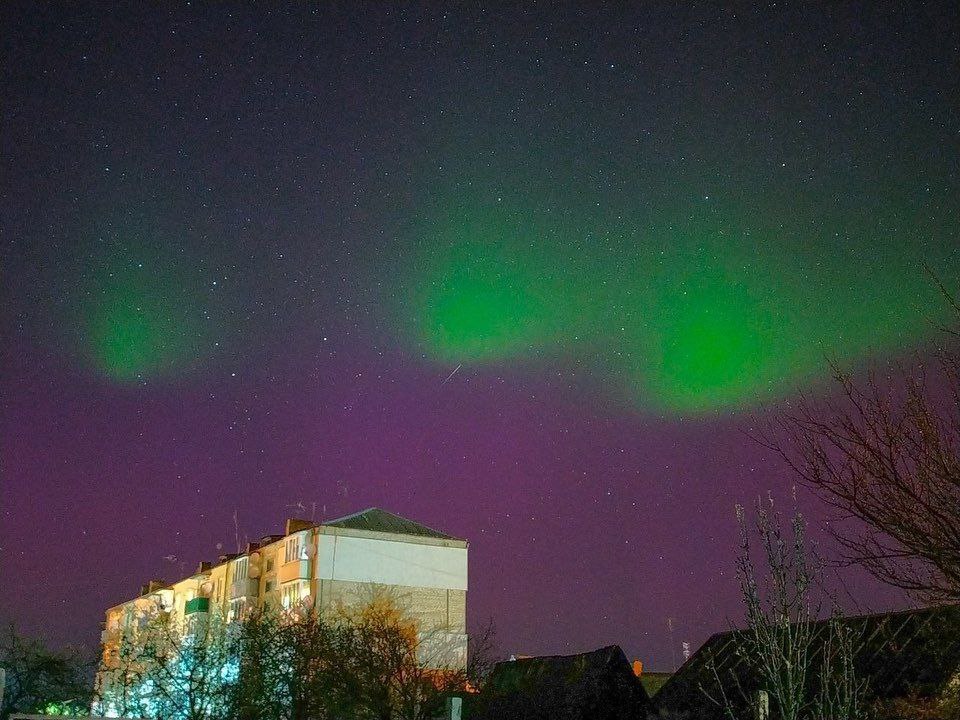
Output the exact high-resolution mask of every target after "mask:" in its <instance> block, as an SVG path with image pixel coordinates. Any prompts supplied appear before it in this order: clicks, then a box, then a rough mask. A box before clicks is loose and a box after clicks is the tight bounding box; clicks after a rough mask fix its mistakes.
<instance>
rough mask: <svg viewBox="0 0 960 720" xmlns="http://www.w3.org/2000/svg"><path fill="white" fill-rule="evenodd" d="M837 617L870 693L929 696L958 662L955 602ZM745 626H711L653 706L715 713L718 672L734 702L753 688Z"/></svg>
mask: <svg viewBox="0 0 960 720" xmlns="http://www.w3.org/2000/svg"><path fill="white" fill-rule="evenodd" d="M828 622H830V621H828V620H822V621H820V622H819V623H817V624H816V627H815V632H816V635H815V637H817V638H819V639H820V640H819V642H818V643H817V646H815V647H814V648H813V652H814V654H815V656H817V657H819V653H820V652H821V650H822V648H820V647H819V645H820V644H823V643H826V642H829V637H830V634H829V633H828V632H826V631H827V629H828V626H827V623H828ZM841 622H842V623H843V625H844V626H846V627H847V628H848V629H849V630H851V631H852V639H853V642H854V657H853V662H854V667H855V672H856V674H857V676H858V677H859V678H861V679H863V680H865V681H866V683H867V691H868V695H869V696H871V697H873V698H877V699H892V698H899V697H906V696H908V695H917V696H919V697H935V696H937V695H938V694H939V693H940V692H942V690H943V688H944V687H945V686H946V684H947V683H948V682H949V681H950V679H951V678H952V677H953V676H954V675H955V674H956V673H957V672H958V670H960V606H957V605H948V606H943V607H934V608H924V609H918V610H905V611H899V612H890V613H877V614H872V615H860V616H855V617H849V618H844V619H843V620H842V621H841ZM747 632H748V631H745V630H734V631H730V632H723V633H717V634H716V635H713V636H712V637H711V638H710V639H708V640H707V641H706V642H705V643H704V644H703V646H702V647H701V648H700V649H699V650H697V652H696V653H694V654H693V655H692V656H691V657H690V659H689V660H687V661H686V662H685V663H684V664H683V665H682V666H681V667H680V669H678V670H677V672H676V673H674V674H673V676H671V677H670V679H669V680H667V682H666V683H665V684H664V685H663V687H661V688H660V690H659V691H658V692H657V694H656V695H655V696H654V698H653V700H654V703H655V704H656V706H657V709H658V711H659V712H661V714H666V715H669V716H670V717H672V718H698V719H707V718H722V717H726V715H725V714H724V711H723V708H721V707H720V706H719V705H718V704H717V703H716V702H714V701H712V700H710V699H709V698H708V697H707V694H710V695H711V696H713V697H714V698H717V697H721V696H722V694H723V693H721V688H720V687H719V686H718V681H719V678H723V679H724V680H723V685H724V691H723V692H724V693H726V695H727V697H728V698H730V699H731V700H732V701H733V702H734V704H738V703H740V701H741V696H743V695H744V694H749V693H752V692H753V691H755V690H757V689H760V687H761V681H760V677H759V676H758V674H757V672H756V670H755V668H753V667H752V666H751V663H750V662H749V661H748V660H747V659H746V658H745V657H744V653H743V652H742V651H741V648H742V647H743V644H744V642H745V640H746V639H747V638H746V637H745V633H747Z"/></svg>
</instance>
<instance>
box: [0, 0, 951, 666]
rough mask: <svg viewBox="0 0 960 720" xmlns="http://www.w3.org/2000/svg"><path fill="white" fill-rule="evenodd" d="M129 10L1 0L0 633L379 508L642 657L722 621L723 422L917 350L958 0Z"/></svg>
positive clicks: (745, 484)
mask: <svg viewBox="0 0 960 720" xmlns="http://www.w3.org/2000/svg"><path fill="white" fill-rule="evenodd" d="M143 5H145V7H136V4H134V5H131V6H128V7H125V8H121V9H113V8H112V7H111V8H109V9H108V6H107V5H106V4H104V5H100V6H99V7H96V6H94V5H93V4H86V3H77V4H72V3H70V4H65V5H64V6H62V7H59V8H58V7H55V6H52V5H47V4H46V3H37V4H36V6H31V4H24V5H17V4H15V3H14V4H11V3H5V4H4V6H3V8H2V10H0V13H2V22H3V26H4V30H5V32H4V33H3V39H2V44H3V57H2V60H3V67H2V70H0V73H2V96H0V97H2V98H3V100H2V110H0V112H2V133H0V143H2V167H0V171H2V176H0V191H2V197H0V213H2V217H0V232H2V235H0V241H2V248H3V260H2V293H3V295H2V326H0V327H2V333H3V335H2V340H3V342H2V346H0V352H2V366H0V368H2V377H0V401H2V416H0V453H2V454H0V460H2V478H0V548H2V549H0V583H2V588H3V592H2V599H0V616H2V617H3V618H4V619H8V620H13V621H14V622H16V623H17V624H18V625H19V626H20V627H22V628H23V629H24V630H26V631H29V632H44V633H45V634H46V635H47V636H48V637H49V638H50V639H51V640H52V641H54V642H57V643H63V642H73V643H82V644H86V645H91V646H92V645H95V644H96V642H98V640H99V627H98V625H99V623H100V622H102V620H103V615H102V613H103V610H104V609H105V608H106V607H108V606H111V605H114V604H116V603H118V602H120V601H123V600H125V599H128V598H130V597H132V596H133V595H135V594H136V591H137V588H138V587H139V585H140V583H142V582H145V581H146V580H147V579H149V578H151V577H165V578H167V579H175V578H177V577H179V576H181V575H185V574H188V572H189V571H190V570H192V568H193V567H194V566H195V565H196V563H197V562H198V561H199V560H203V559H213V558H215V557H216V555H217V554H219V552H220V550H218V549H217V547H218V545H219V547H220V548H222V551H224V552H229V551H232V550H234V549H235V546H236V538H235V529H234V515H236V518H237V524H238V526H239V531H240V534H241V536H242V537H241V539H242V538H243V537H248V538H250V539H254V538H257V537H259V536H261V535H263V534H266V533H274V532H279V531H280V528H281V526H282V522H283V520H284V518H285V517H288V516H304V515H305V516H306V517H310V516H311V514H313V515H314V516H315V517H316V519H317V520H321V519H330V518H333V517H337V516H339V515H343V514H346V513H350V512H354V511H357V510H360V509H363V508H366V507H369V506H379V507H383V508H385V509H388V510H391V511H393V512H396V513H399V514H401V515H405V516H408V517H410V518H412V519H415V520H419V521H421V522H424V523H425V524H427V525H431V526H434V527H437V528H438V529H441V530H443V531H445V532H448V533H450V534H453V535H456V536H460V537H465V538H468V539H469V540H470V541H471V546H470V548H471V549H470V558H471V564H470V572H471V578H470V580H471V590H470V593H469V596H468V613H469V617H470V625H471V626H472V627H474V628H476V627H478V626H479V625H481V624H483V622H484V621H485V620H487V619H488V618H492V619H493V620H494V621H495V623H496V625H497V628H498V635H499V640H500V644H501V646H502V648H503V650H504V651H505V652H521V653H528V654H529V653H563V652H576V651H583V650H588V649H592V648H595V647H599V646H601V645H605V644H609V643H619V644H621V645H622V646H623V647H624V649H625V650H626V651H627V653H628V654H629V655H631V656H638V657H642V658H644V659H645V661H646V662H647V663H648V667H651V666H652V667H661V668H666V667H670V666H671V665H673V664H674V663H675V662H676V661H677V660H678V659H679V653H680V643H681V642H682V641H684V640H687V641H689V642H691V643H692V645H693V647H694V648H696V647H697V646H698V645H699V644H700V642H702V641H703V640H704V639H705V638H706V637H707V636H708V635H709V634H711V633H713V632H716V631H720V630H725V629H727V628H728V627H729V623H730V622H731V621H732V620H735V619H736V618H738V617H739V616H740V609H739V607H738V603H737V590H736V584H735V579H734V577H733V575H732V570H733V554H734V552H735V542H736V524H735V519H734V512H733V508H734V504H735V503H737V502H742V503H750V502H751V499H752V498H755V497H756V496H757V495H758V493H766V492H767V491H768V490H770V491H771V492H772V493H773V494H774V496H776V497H777V498H779V499H781V500H782V502H783V503H784V506H785V507H786V506H787V505H788V504H789V503H791V502H792V500H791V497H792V495H793V491H792V490H791V483H792V478H791V475H790V473H789V472H788V471H787V469H786V468H785V467H784V464H783V463H782V461H780V460H779V459H778V458H776V457H775V456H774V455H773V454H772V453H771V452H769V451H767V450H765V449H763V448H762V447H760V446H759V445H758V444H757V443H755V442H754V441H753V440H751V439H750V437H749V434H750V433H751V432H756V431H757V430H758V429H760V428H763V427H764V426H765V425H766V424H767V423H768V422H769V421H770V420H771V419H772V418H773V417H775V414H776V413H777V412H779V411H781V410H783V408H785V407H788V406H789V403H790V402H791V400H792V399H794V398H796V396H797V394H798V392H801V391H803V392H805V393H810V394H812V395H813V396H814V397H822V396H823V394H824V393H825V392H827V391H828V390H827V389H826V388H828V386H827V385H826V384H825V383H824V380H825V378H826V372H825V358H827V357H830V358H834V359H836V360H838V361H839V362H840V363H841V364H843V365H844V366H846V367H852V368H861V367H863V366H864V363H866V362H868V361H870V360H874V361H877V362H880V363H881V364H885V363H887V362H889V361H891V360H894V359H897V358H903V357H908V358H909V357H911V354H912V353H917V352H919V353H921V354H923V353H927V352H929V350H930V348H932V347H934V346H935V345H936V344H937V342H939V335H938V330H937V325H938V323H940V322H941V321H943V320H944V319H945V317H946V310H945V308H946V304H945V303H944V302H943V301H942V299H941V298H940V297H939V296H938V291H937V289H936V287H935V285H934V284H933V283H932V282H931V280H930V278H929V277H928V275H927V274H925V271H924V269H923V267H922V265H923V264H924V263H926V265H927V266H928V267H929V268H930V269H931V270H933V271H934V272H935V273H936V274H937V275H938V276H939V277H940V278H941V279H942V280H943V282H944V283H945V284H946V285H947V286H948V287H957V286H958V283H960V255H958V252H957V246H958V244H960V243H958V239H960V234H958V230H960V162H958V158H960V143H958V140H960V120H958V118H960V112H958V111H960V102H958V101H960V91H958V89H960V85H958V78H960V67H958V58H960V34H958V22H957V17H956V10H955V9H951V7H950V6H951V5H952V3H944V4H942V5H941V6H935V5H920V4H917V3H905V4H904V7H899V6H898V4H896V3H831V4H827V3H808V4H805V6H804V8H802V9H797V8H787V7H784V6H783V4H780V3H778V4H775V5H773V6H771V7H769V8H760V7H756V6H755V5H754V4H753V3H750V4H747V3H744V4H741V5H740V6H739V9H738V10H735V11H734V10H731V9H729V8H728V9H722V8H719V7H717V6H715V5H708V4H703V3H690V4H687V3H677V4H676V6H674V7H667V5H668V4H667V3H660V2H656V3H649V4H640V3H637V4H634V5H632V6H630V7H627V6H626V4H616V5H614V6H608V7H599V6H598V5H599V4H597V3H586V2H585V3H580V4H579V5H581V7H578V6H577V4H571V5H565V4H560V3H540V4H534V3H529V4H523V5H519V4H518V5H513V4H506V3H485V4H480V3H470V4H450V5H447V6H444V5H442V4H441V3H424V4H406V3H404V4H389V3H373V4H361V3H356V2H340V3H329V4H326V3H304V4H297V5H295V6H292V7H290V8H289V9H286V10H281V9H279V8H278V7H276V6H275V5H274V4H272V3H265V4H262V5H260V6H258V7H257V8H251V7H244V6H241V5H240V4H230V3H210V4H191V3H186V4H184V3H158V4H150V3H145V4H143ZM797 502H798V503H799V506H800V507H801V508H802V509H804V510H805V511H807V512H808V514H809V515H810V517H811V518H812V520H813V521H814V523H815V524H816V525H818V526H819V524H820V523H821V522H822V521H823V520H824V519H825V518H826V514H825V512H824V511H823V509H822V507H821V506H820V505H819V504H818V503H817V502H816V501H815V500H813V499H811V498H810V497H808V496H807V494H805V493H804V492H802V491H801V492H800V494H799V495H798V501H797ZM298 504H300V505H302V506H303V508H305V509H300V508H297V507H296V506H297V505H298ZM314 504H315V510H314ZM824 542H826V541H824ZM164 558H168V559H164ZM845 580H846V582H847V583H848V586H849V587H850V588H851V589H852V591H853V593H854V595H855V596H856V597H857V598H858V601H859V604H860V605H861V606H863V607H865V608H871V609H879V608H881V607H890V606H895V605H897V604H898V603H902V602H903V599H902V598H900V597H899V596H898V595H897V594H896V593H894V592H893V591H891V590H889V589H884V588H882V587H879V586H877V585H876V584H875V583H874V582H873V581H871V580H870V579H868V578H865V577H864V576H863V575H862V574H858V573H855V572H851V573H849V574H848V575H847V576H846V578H845ZM851 602H852V601H851ZM670 627H672V628H673V630H672V633H671V631H670V629H669V628H670Z"/></svg>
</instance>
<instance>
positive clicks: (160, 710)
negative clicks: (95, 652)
mask: <svg viewBox="0 0 960 720" xmlns="http://www.w3.org/2000/svg"><path fill="white" fill-rule="evenodd" d="M136 640H137V642H139V643H140V654H139V660H140V662H141V663H142V675H141V677H140V683H139V685H140V687H139V692H140V693H142V695H143V697H144V698H145V702H146V704H147V706H148V707H149V710H148V715H149V716H150V717H153V718H157V720H167V719H174V718H175V719H176V720H211V719H213V720H216V718H220V717H225V716H226V715H225V711H226V708H227V702H226V700H227V697H228V691H229V688H230V686H231V685H232V684H233V683H234V682H236V679H237V675H238V660H237V656H236V650H235V647H236V645H235V641H234V638H233V636H232V633H231V631H230V628H229V627H228V626H227V624H226V623H225V622H224V620H223V619H222V618H221V617H220V616H219V614H217V613H209V614H208V613H196V614H193V615H191V616H187V618H185V619H179V618H176V617H173V616H170V615H168V614H166V613H159V614H157V615H155V616H153V617H152V618H150V619H149V621H148V622H147V623H146V624H145V625H144V627H143V628H142V629H141V631H140V633H139V634H138V636H137V638H136Z"/></svg>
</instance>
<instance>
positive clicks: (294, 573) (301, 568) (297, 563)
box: [277, 560, 310, 583]
mask: <svg viewBox="0 0 960 720" xmlns="http://www.w3.org/2000/svg"><path fill="white" fill-rule="evenodd" d="M309 579H310V561H309V560H294V561H292V562H285V563H284V564H283V565H281V566H280V569H279V570H277V580H278V581H279V582H281V583H287V582H293V581H294V580H309Z"/></svg>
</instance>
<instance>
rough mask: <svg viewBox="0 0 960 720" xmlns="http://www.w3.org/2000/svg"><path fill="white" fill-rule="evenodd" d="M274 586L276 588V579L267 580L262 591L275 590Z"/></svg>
mask: <svg viewBox="0 0 960 720" xmlns="http://www.w3.org/2000/svg"><path fill="white" fill-rule="evenodd" d="M276 588H277V582H276V580H267V584H266V587H265V588H264V592H273V591H274V590H276Z"/></svg>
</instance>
